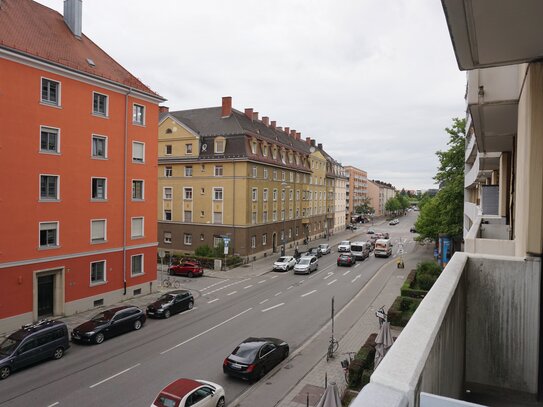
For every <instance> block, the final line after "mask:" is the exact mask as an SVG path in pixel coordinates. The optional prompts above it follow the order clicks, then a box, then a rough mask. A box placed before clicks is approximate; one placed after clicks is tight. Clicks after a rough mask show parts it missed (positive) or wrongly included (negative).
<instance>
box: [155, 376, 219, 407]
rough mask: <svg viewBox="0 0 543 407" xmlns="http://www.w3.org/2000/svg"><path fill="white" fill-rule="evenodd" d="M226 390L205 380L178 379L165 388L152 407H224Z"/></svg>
mask: <svg viewBox="0 0 543 407" xmlns="http://www.w3.org/2000/svg"><path fill="white" fill-rule="evenodd" d="M225 405H226V402H225V400H224V389H223V388H222V387H221V386H220V385H218V384H217V383H213V382H208V381H205V380H193V379H177V380H176V381H174V382H171V383H170V384H169V385H167V386H166V387H164V389H162V391H161V392H160V393H159V394H158V396H157V397H156V399H155V401H154V402H153V404H152V406H151V407H164V406H174V407H188V406H198V407H224V406H225Z"/></svg>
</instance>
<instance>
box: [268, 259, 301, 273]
mask: <svg viewBox="0 0 543 407" xmlns="http://www.w3.org/2000/svg"><path fill="white" fill-rule="evenodd" d="M295 264H296V259H295V258H294V257H292V256H281V257H279V258H278V259H277V261H276V262H275V263H273V270H274V271H288V270H292V269H293V268H294V265H295Z"/></svg>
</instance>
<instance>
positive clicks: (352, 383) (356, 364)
mask: <svg viewBox="0 0 543 407" xmlns="http://www.w3.org/2000/svg"><path fill="white" fill-rule="evenodd" d="M364 363H365V361H363V360H357V359H355V360H353V361H351V363H350V364H349V387H350V388H353V389H357V388H359V387H360V382H361V380H362V372H363V371H364Z"/></svg>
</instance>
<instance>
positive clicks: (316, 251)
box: [307, 246, 322, 257]
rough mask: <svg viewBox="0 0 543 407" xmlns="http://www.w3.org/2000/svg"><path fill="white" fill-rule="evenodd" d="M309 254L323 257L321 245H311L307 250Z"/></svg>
mask: <svg viewBox="0 0 543 407" xmlns="http://www.w3.org/2000/svg"><path fill="white" fill-rule="evenodd" d="M307 253H308V254H307V255H308V256H315V257H322V250H321V248H320V247H318V246H317V247H311V248H310V249H309V250H308V251H307Z"/></svg>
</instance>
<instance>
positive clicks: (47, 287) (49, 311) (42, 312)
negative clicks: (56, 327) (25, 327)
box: [38, 274, 55, 318]
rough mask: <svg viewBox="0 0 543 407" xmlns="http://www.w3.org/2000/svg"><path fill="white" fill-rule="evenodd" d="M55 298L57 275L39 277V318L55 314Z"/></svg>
mask: <svg viewBox="0 0 543 407" xmlns="http://www.w3.org/2000/svg"><path fill="white" fill-rule="evenodd" d="M54 300H55V275H54V274H49V275H46V276H41V277H38V318H42V317H48V316H51V315H53V308H54V303H55V301H54Z"/></svg>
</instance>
